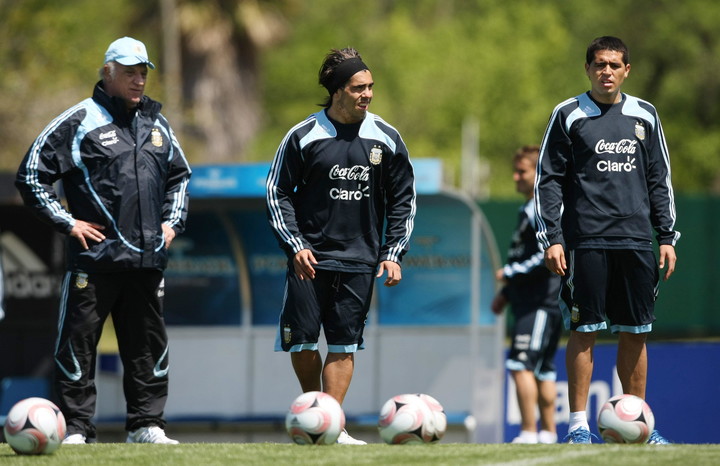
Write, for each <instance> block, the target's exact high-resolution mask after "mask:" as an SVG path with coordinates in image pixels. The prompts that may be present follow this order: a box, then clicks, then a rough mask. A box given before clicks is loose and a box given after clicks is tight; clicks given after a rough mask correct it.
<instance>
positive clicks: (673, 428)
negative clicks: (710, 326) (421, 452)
mask: <svg viewBox="0 0 720 466" xmlns="http://www.w3.org/2000/svg"><path fill="white" fill-rule="evenodd" d="M616 354H617V352H616V345H615V344H598V345H596V346H595V350H594V352H593V359H594V371H593V380H592V384H591V386H590V399H589V410H588V420H589V421H590V430H591V431H592V432H593V433H594V434H595V435H598V436H599V434H598V431H597V422H596V419H597V414H598V411H599V409H600V407H601V406H602V405H603V403H604V402H605V401H607V399H608V398H610V397H611V396H614V395H618V394H620V393H622V388H621V386H620V382H619V380H618V379H617V375H616V370H615V358H616ZM648 360H649V364H648V365H649V369H648V384H647V396H646V400H647V402H648V404H649V405H650V408H651V409H652V411H653V414H654V415H655V426H656V428H657V429H658V431H660V433H661V434H662V435H663V436H664V437H665V438H667V439H668V440H670V441H672V442H674V443H717V441H718V440H717V427H716V425H717V419H718V418H719V417H720V397H718V393H719V392H718V387H720V371H718V370H717V367H718V365H719V364H720V343H650V344H648ZM564 361H565V348H559V349H558V354H557V356H556V363H557V367H558V382H557V386H558V406H557V411H556V418H557V419H556V420H557V423H558V435H559V437H560V441H562V438H563V437H564V436H565V435H566V434H567V429H568V419H569V415H570V413H569V408H568V398H567V372H566V371H565V363H564ZM507 380H509V377H508V378H507ZM510 390H511V386H510V384H508V385H507V389H506V400H507V399H510V398H511V395H512V394H511V393H510ZM512 396H514V395H512ZM505 413H506V420H505V436H504V438H505V441H506V442H509V441H511V440H512V439H513V438H514V437H515V436H517V434H518V433H519V430H520V427H519V422H520V416H519V413H518V412H517V409H516V408H514V407H512V406H508V403H507V401H506V410H505ZM593 442H600V440H597V441H596V440H595V439H593Z"/></svg>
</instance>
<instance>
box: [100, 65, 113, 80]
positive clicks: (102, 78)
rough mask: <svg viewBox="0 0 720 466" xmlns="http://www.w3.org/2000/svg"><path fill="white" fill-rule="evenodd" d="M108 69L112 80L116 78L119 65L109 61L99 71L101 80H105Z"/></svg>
mask: <svg viewBox="0 0 720 466" xmlns="http://www.w3.org/2000/svg"><path fill="white" fill-rule="evenodd" d="M106 65H107V67H108V75H110V78H111V79H114V78H115V73H116V72H117V63H116V62H114V61H109V62H107V63H105V65H103V66H102V67H101V68H100V69H99V70H98V76H99V77H100V79H101V80H103V81H104V80H105V66H106Z"/></svg>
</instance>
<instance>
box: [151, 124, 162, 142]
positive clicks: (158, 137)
mask: <svg viewBox="0 0 720 466" xmlns="http://www.w3.org/2000/svg"><path fill="white" fill-rule="evenodd" d="M150 142H151V143H152V145H153V146H155V147H162V145H163V137H162V134H161V133H160V130H159V129H157V128H153V129H152V131H151V132H150Z"/></svg>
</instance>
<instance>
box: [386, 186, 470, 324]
mask: <svg viewBox="0 0 720 466" xmlns="http://www.w3.org/2000/svg"><path fill="white" fill-rule="evenodd" d="M417 203H418V206H417V211H418V214H417V216H416V218H415V229H414V231H413V237H412V240H411V243H410V252H408V254H407V255H406V256H405V258H404V259H403V270H402V274H403V280H402V282H401V283H400V284H399V285H398V286H396V287H392V288H386V287H384V286H379V287H378V307H379V308H380V314H379V323H380V324H382V325H467V324H469V323H470V322H471V315H470V308H471V303H470V293H468V289H469V287H470V286H471V280H472V277H471V265H472V260H471V251H470V244H471V234H472V226H471V225H472V217H471V215H470V211H469V209H468V207H467V206H466V205H465V204H463V203H461V202H458V201H457V200H455V199H452V198H447V197H440V196H422V197H419V198H418V201H417Z"/></svg>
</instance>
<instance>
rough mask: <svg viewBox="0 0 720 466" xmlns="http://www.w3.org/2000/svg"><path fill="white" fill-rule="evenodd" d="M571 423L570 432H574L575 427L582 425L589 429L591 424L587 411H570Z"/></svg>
mask: <svg viewBox="0 0 720 466" xmlns="http://www.w3.org/2000/svg"><path fill="white" fill-rule="evenodd" d="M568 424H569V425H570V426H569V427H568V432H572V431H573V430H575V429H579V428H580V427H583V428H585V429H587V430H590V425H589V424H588V421H587V412H585V411H576V412H574V413H570V421H569V422H568Z"/></svg>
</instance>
